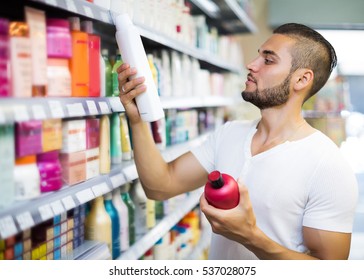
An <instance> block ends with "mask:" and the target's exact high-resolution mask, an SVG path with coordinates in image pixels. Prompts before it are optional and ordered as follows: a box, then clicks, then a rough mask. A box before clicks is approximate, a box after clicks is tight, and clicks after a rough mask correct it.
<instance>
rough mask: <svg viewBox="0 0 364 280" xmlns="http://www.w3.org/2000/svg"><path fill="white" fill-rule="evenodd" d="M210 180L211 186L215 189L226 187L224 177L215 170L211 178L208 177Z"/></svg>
mask: <svg viewBox="0 0 364 280" xmlns="http://www.w3.org/2000/svg"><path fill="white" fill-rule="evenodd" d="M208 180H209V181H210V183H211V185H212V186H213V187H214V188H217V189H218V188H221V187H222V186H223V185H224V180H223V178H222V175H221V173H220V172H219V171H217V170H215V171H212V172H211V173H210V174H209V176H208Z"/></svg>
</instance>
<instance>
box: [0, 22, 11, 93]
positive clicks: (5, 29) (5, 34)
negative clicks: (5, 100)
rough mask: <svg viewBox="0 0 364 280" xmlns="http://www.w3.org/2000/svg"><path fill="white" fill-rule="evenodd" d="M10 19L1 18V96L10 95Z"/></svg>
mask: <svg viewBox="0 0 364 280" xmlns="http://www.w3.org/2000/svg"><path fill="white" fill-rule="evenodd" d="M9 52H10V48H9V20H8V19H5V18H0V98H1V97H8V96H10V75H9V71H10V65H9V55H10V53H9Z"/></svg>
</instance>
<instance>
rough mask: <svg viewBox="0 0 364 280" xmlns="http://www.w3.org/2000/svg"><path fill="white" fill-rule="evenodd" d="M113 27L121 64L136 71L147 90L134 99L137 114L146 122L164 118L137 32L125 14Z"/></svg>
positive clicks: (117, 17)
mask: <svg viewBox="0 0 364 280" xmlns="http://www.w3.org/2000/svg"><path fill="white" fill-rule="evenodd" d="M115 25H116V34H115V37H116V42H117V44H118V47H119V50H120V53H121V57H122V59H123V62H125V63H128V64H129V65H130V67H134V68H136V69H137V71H138V72H137V74H136V75H135V77H141V76H143V77H145V82H144V84H145V85H146V87H147V90H146V91H145V92H144V93H142V94H141V95H139V96H137V97H136V98H135V99H136V103H137V106H138V110H139V114H140V116H141V118H142V120H143V121H146V122H153V121H156V120H159V119H161V118H163V117H164V111H163V108H162V104H161V102H160V99H159V96H158V91H157V87H156V85H155V83H154V80H153V77H152V73H151V70H150V68H149V64H148V59H147V55H146V53H145V50H144V46H143V43H142V40H141V38H140V34H139V31H138V29H137V28H136V27H135V26H134V25H133V23H132V21H131V20H130V18H129V16H128V15H127V14H120V15H118V16H116V18H115ZM133 78H134V77H133Z"/></svg>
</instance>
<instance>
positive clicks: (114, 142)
mask: <svg viewBox="0 0 364 280" xmlns="http://www.w3.org/2000/svg"><path fill="white" fill-rule="evenodd" d="M110 130H111V131H110V134H111V135H110V156H111V163H112V164H120V163H121V139H120V136H121V135H120V119H119V114H118V113H112V114H111V116H110Z"/></svg>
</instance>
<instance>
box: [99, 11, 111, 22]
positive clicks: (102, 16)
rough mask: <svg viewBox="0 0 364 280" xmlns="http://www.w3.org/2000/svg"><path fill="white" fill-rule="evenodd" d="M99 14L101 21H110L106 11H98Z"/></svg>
mask: <svg viewBox="0 0 364 280" xmlns="http://www.w3.org/2000/svg"><path fill="white" fill-rule="evenodd" d="M100 15H101V20H102V21H103V22H107V23H112V22H110V19H109V15H108V14H107V13H106V12H100Z"/></svg>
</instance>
